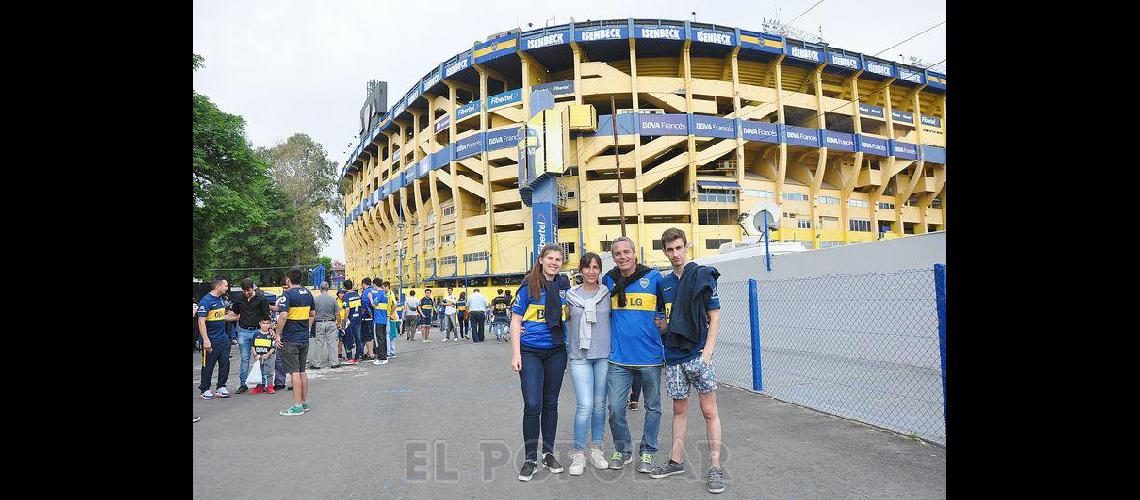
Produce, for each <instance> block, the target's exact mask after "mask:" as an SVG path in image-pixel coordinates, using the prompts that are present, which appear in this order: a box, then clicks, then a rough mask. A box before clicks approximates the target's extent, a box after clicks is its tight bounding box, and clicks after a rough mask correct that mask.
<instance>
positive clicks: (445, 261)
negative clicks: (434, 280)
mask: <svg viewBox="0 0 1140 500" xmlns="http://www.w3.org/2000/svg"><path fill="white" fill-rule="evenodd" d="M439 263H440V264H443V265H445V266H454V265H455V256H454V255H452V256H450V257H444V258H442V259H440V260H439Z"/></svg>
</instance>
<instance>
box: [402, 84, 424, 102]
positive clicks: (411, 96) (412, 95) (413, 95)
mask: <svg viewBox="0 0 1140 500" xmlns="http://www.w3.org/2000/svg"><path fill="white" fill-rule="evenodd" d="M421 83H422V82H416V84H415V85H413V86H412V88H411V90H408V93H407V94H404V105H405V106H410V105H411V104H412V103H413V102H416V99H417V98H418V97H419V96H420V94H422V93H423V92H422V91H421V90H420V84H421Z"/></svg>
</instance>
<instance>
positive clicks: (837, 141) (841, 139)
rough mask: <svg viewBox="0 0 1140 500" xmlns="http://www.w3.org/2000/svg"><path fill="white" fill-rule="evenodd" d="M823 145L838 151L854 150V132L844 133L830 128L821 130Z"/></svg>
mask: <svg viewBox="0 0 1140 500" xmlns="http://www.w3.org/2000/svg"><path fill="white" fill-rule="evenodd" d="M823 147H825V148H829V149H838V150H840V151H850V152H852V153H854V152H855V134H845V133H843V132H834V131H831V130H824V131H823Z"/></svg>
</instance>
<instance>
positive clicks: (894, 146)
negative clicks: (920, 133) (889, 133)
mask: <svg viewBox="0 0 1140 500" xmlns="http://www.w3.org/2000/svg"><path fill="white" fill-rule="evenodd" d="M888 143H889V144H890V146H891V155H892V156H894V157H896V158H902V159H904V160H917V159H918V147H917V146H915V145H914V144H910V143H906V142H899V141H895V140H890V141H888Z"/></svg>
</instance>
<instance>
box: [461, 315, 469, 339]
mask: <svg viewBox="0 0 1140 500" xmlns="http://www.w3.org/2000/svg"><path fill="white" fill-rule="evenodd" d="M470 317H471V316H470V314H469V313H468V312H466V311H464V312H461V313H459V316H458V318H459V336H460V337H463V338H467V320H468V319H469V318H470Z"/></svg>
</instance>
